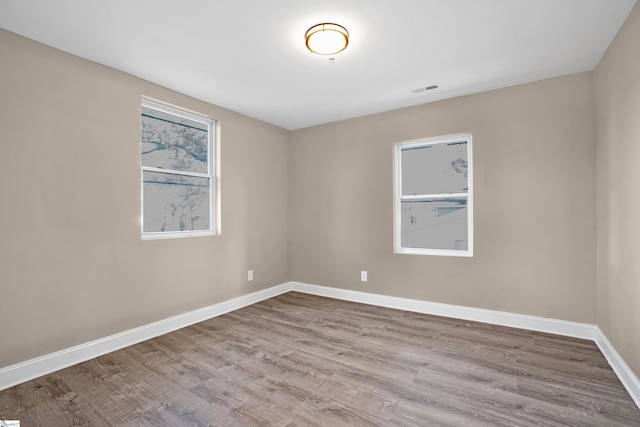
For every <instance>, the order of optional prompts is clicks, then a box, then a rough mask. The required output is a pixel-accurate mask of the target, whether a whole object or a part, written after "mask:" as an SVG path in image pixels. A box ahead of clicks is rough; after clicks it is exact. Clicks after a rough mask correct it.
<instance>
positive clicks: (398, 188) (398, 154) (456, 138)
mask: <svg viewBox="0 0 640 427" xmlns="http://www.w3.org/2000/svg"><path fill="white" fill-rule="evenodd" d="M472 139H473V138H472V135H471V133H460V134H455V135H444V136H437V137H432V138H423V139H416V140H411V141H403V142H399V143H396V144H395V145H394V148H393V153H394V155H393V157H394V160H393V178H394V185H393V187H394V194H393V197H394V209H393V220H394V233H393V240H394V252H395V253H397V254H414V255H440V256H458V257H473V149H472V145H473V142H472ZM461 141H466V143H467V163H468V178H467V179H468V189H469V190H468V192H467V193H450V194H419V195H406V196H403V195H402V150H403V149H406V148H417V147H421V146H426V145H435V144H446V143H452V142H461ZM443 197H451V198H453V197H455V198H466V199H467V234H468V245H467V250H452V249H429V248H409V247H402V201H403V200H404V201H406V200H425V199H439V198H443Z"/></svg>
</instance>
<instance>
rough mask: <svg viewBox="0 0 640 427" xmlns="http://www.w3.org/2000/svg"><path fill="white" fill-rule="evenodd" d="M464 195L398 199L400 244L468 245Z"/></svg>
mask: <svg viewBox="0 0 640 427" xmlns="http://www.w3.org/2000/svg"><path fill="white" fill-rule="evenodd" d="M467 215H468V209H467V199H466V198H464V199H462V198H460V199H459V198H451V199H433V200H421V201H415V200H411V201H403V202H402V243H401V244H402V247H404V248H422V249H451V250H463V251H466V250H467V249H468V245H469V242H468V240H467V239H468V237H467V236H468V234H467V228H468V222H467Z"/></svg>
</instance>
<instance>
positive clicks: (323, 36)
mask: <svg viewBox="0 0 640 427" xmlns="http://www.w3.org/2000/svg"><path fill="white" fill-rule="evenodd" d="M305 39H306V41H307V48H308V49H309V50H310V51H311V52H313V53H317V54H318V55H335V54H336V53H340V52H342V51H343V50H345V49H346V48H347V45H348V44H349V32H348V31H347V29H346V28H344V27H343V26H342V25H338V24H332V23H330V22H325V23H323V24H317V25H314V26H313V27H311V28H309V29H308V30H307V33H306V34H305Z"/></svg>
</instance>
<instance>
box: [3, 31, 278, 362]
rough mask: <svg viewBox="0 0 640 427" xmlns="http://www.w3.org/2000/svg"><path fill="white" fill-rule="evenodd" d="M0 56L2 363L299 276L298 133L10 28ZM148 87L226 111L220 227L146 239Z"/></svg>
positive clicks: (205, 109)
mask: <svg viewBox="0 0 640 427" xmlns="http://www.w3.org/2000/svg"><path fill="white" fill-rule="evenodd" d="M0 61H1V62H2V66H1V67H0V195H1V197H2V199H1V202H0V203H1V205H0V206H1V208H0V266H1V268H0V342H1V345H0V368H1V367H3V366H7V365H11V364H14V363H17V362H20V361H24V360H26V359H29V358H33V357H36V356H39V355H42V354H46V353H50V352H53V351H56V350H60V349H63V348H67V347H70V346H73V345H76V344H80V343H84V342H87V341H90V340H93V339H97V338H101V337H105V336H107V335H110V334H113V333H116V332H119V331H123V330H126V329H130V328H133V327H137V326H141V325H144V324H148V323H151V322H153V321H157V320H160V319H164V318H167V317H170V316H172V315H176V314H179V313H183V312H186V311H189V310H193V309H196V308H200V307H204V306H207V305H210V304H213V303H216V302H219V301H223V300H227V299H230V298H232V297H237V296H239V295H243V294H247V293H250V292H253V291H257V290H260V289H263V288H266V287H269V286H272V285H276V284H280V283H283V282H286V281H288V280H289V277H290V267H289V250H288V248H289V242H288V229H287V227H288V218H289V213H288V212H289V205H288V192H287V186H288V182H289V169H288V162H287V156H288V152H289V138H290V135H289V132H288V131H286V130H284V129H280V128H277V127H275V126H271V125H268V124H265V123H262V122H259V121H256V120H252V119H249V118H247V117H244V116H241V115H239V114H236V113H233V112H230V111H228V110H225V109H222V108H218V107H215V106H212V105H209V104H206V103H203V102H199V101H197V100H194V99H192V98H189V97H187V96H184V95H181V94H178V93H175V92H172V91H170V90H167V89H164V88H162V87H159V86H156V85H153V84H150V83H148V82H145V81H143V80H140V79H137V78H135V77H132V76H130V75H127V74H124V73H121V72H118V71H115V70H112V69H109V68H106V67H103V66H100V65H97V64H95V63H91V62H89V61H85V60H82V59H79V58H77V57H74V56H71V55H67V54H64V53H62V52H59V51H57V50H54V49H51V48H49V47H45V46H43V45H40V44H38V43H35V42H33V41H30V40H27V39H24V38H21V37H18V36H16V35H14V34H11V33H8V32H6V31H4V30H0ZM142 95H146V96H150V97H153V98H156V99H160V100H163V101H166V102H169V103H173V104H175V105H178V106H181V107H185V108H189V109H192V110H195V111H198V112H200V113H204V114H207V115H210V116H212V117H214V118H216V119H218V120H219V121H220V123H221V129H222V130H221V133H222V138H221V143H222V146H221V151H222V156H221V161H222V173H223V174H222V180H221V187H222V195H223V203H222V235H220V236H216V237H201V238H191V239H172V240H156V241H141V240H140V225H139V218H140V170H139V167H140V160H139V150H140V148H139V145H140V142H139V133H140V130H139V129H140V123H139V120H140V119H139V114H140V99H141V96H142ZM249 268H252V269H253V270H254V272H255V280H254V281H253V282H251V283H250V284H249V283H247V280H246V277H247V270H248V269H249Z"/></svg>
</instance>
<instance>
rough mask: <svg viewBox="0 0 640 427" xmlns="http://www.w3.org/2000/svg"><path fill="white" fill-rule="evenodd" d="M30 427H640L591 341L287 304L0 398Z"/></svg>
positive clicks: (1, 409) (330, 305) (302, 301)
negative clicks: (89, 426)
mask: <svg viewBox="0 0 640 427" xmlns="http://www.w3.org/2000/svg"><path fill="white" fill-rule="evenodd" d="M0 419H19V420H21V421H22V424H21V427H30V426H46V427H55V426H87V425H91V426H287V427H294V426H331V427H334V426H474V427H476V426H598V427H601V426H640V410H638V408H637V407H636V406H635V404H634V403H633V401H632V399H631V398H630V396H629V395H628V393H627V392H626V391H625V389H624V387H623V386H622V384H621V383H620V381H619V380H618V378H617V377H616V375H615V374H614V373H613V371H612V370H611V368H610V366H609V365H608V363H607V361H606V360H605V359H604V357H603V356H602V354H601V353H600V352H599V350H598V348H597V347H596V345H595V344H594V343H593V342H591V341H586V340H580V339H573V338H566V337H559V336H554V335H550V334H544V333H537V332H531V331H524V330H518V329H512V328H506V327H500V326H492V325H487V324H482V323H475V322H468V321H461V320H454V319H448V318H443V317H436V316H429V315H424V314H417V313H411V312H407V311H400V310H393V309H386V308H380V307H374V306H369V305H364V304H356V303H350V302H345V301H339V300H334V299H330V298H322V297H317V296H311V295H306V294H301V293H295V292H290V293H288V294H285V295H281V296H278V297H276V298H272V299H269V300H266V301H263V302H261V303H258V304H255V305H253V306H250V307H246V308H243V309H241V310H238V311H235V312H233V313H229V314H226V315H224V316H220V317H217V318H214V319H211V320H208V321H205V322H202V323H199V324H196V325H193V326H190V327H187V328H184V329H181V330H179V331H176V332H173V333H170V334H167V335H163V336H161V337H158V338H155V339H152V340H149V341H145V342H143V343H140V344H137V345H134V346H131V347H128V348H125V349H123V350H119V351H116V352H113V353H110V354H107V355H105V356H102V357H98V358H96V359H93V360H90V361H87V362H84V363H81V364H79V365H75V366H72V367H70V368H67V369H63V370H61V371H58V372H55V373H53V374H50V375H47V376H44V377H41V378H38V379H36V380H33V381H29V382H27V383H24V384H21V385H18V386H16V387H13V388H11V389H8V390H5V391H2V392H0Z"/></svg>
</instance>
